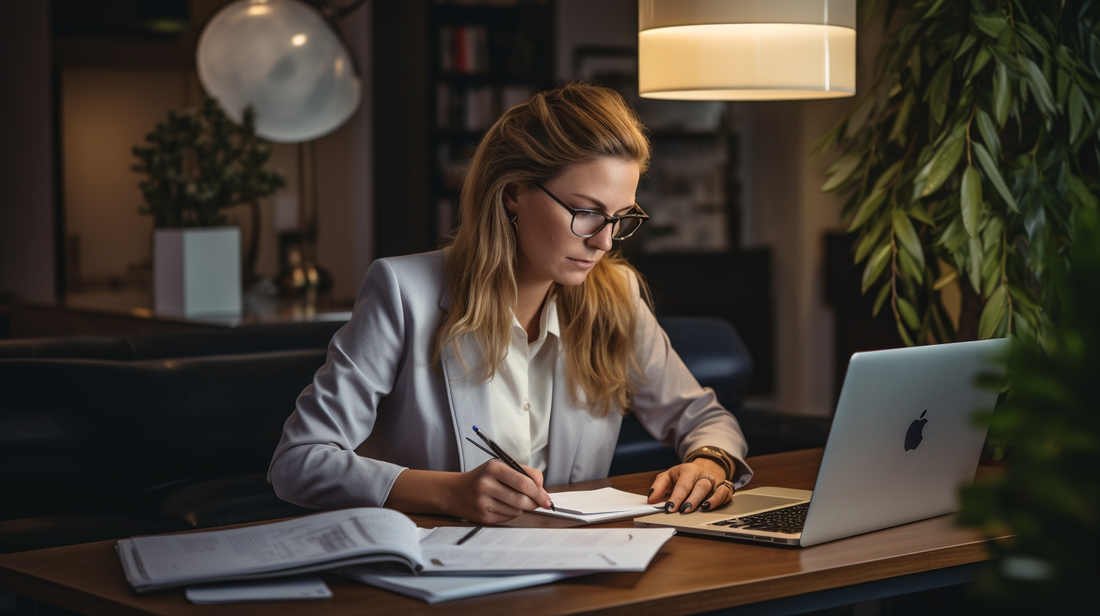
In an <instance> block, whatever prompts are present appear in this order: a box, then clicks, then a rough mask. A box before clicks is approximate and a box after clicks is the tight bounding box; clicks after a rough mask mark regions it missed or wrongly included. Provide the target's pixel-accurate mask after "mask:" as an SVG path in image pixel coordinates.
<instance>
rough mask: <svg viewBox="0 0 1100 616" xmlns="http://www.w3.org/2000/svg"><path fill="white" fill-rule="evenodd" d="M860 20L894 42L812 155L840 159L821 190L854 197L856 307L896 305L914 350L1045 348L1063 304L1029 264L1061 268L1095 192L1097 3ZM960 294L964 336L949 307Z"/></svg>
mask: <svg viewBox="0 0 1100 616" xmlns="http://www.w3.org/2000/svg"><path fill="white" fill-rule="evenodd" d="M862 8H863V9H866V10H865V13H864V17H865V19H874V18H877V17H879V16H882V17H883V27H885V28H887V29H889V30H890V31H891V36H890V37H888V43H887V44H886V45H885V47H884V49H883V50H882V51H881V53H879V54H878V55H877V57H876V62H875V64H874V69H873V70H874V74H875V77H876V79H875V85H874V86H872V87H871V88H869V89H867V90H866V91H865V92H863V93H862V94H861V95H860V97H859V98H858V99H857V100H856V101H855V103H854V104H853V105H852V107H851V109H850V110H849V111H848V113H847V114H846V115H845V116H844V117H843V118H842V119H841V120H840V121H839V122H838V123H837V124H836V125H835V126H833V127H832V128H831V129H830V130H829V131H827V132H826V133H825V134H824V135H822V137H821V138H820V139H819V140H818V142H817V143H816V144H815V146H814V151H815V152H818V153H823V152H826V151H830V150H834V149H835V150H837V151H838V153H839V156H838V157H837V160H836V161H835V162H834V163H833V164H832V165H830V166H829V168H828V169H827V173H828V175H829V177H828V179H827V180H826V182H825V183H824V185H823V186H822V190H823V191H826V192H829V191H837V192H840V193H844V194H847V195H848V199H847V201H846V202H845V205H844V208H843V210H842V216H843V217H844V219H845V220H848V221H849V231H850V232H852V233H856V234H858V235H857V238H856V242H855V255H854V258H855V262H856V263H862V264H864V271H863V285H862V286H863V292H864V293H866V292H868V291H870V290H871V289H872V288H874V287H875V286H876V285H880V286H879V292H878V295H877V297H876V301H875V307H874V309H873V311H874V313H875V314H877V313H878V311H879V310H880V309H881V307H882V306H883V305H884V304H885V301H886V299H888V298H889V299H890V303H891V308H892V312H893V316H894V319H895V321H896V322H897V325H898V330H899V336H900V337H901V338H902V340H903V341H905V342H906V343H907V344H914V343H916V344H920V343H927V342H932V341H945V340H952V339H956V338H960V339H973V338H989V337H996V336H1003V335H1006V334H1007V333H1010V332H1014V331H1017V332H1026V333H1030V334H1034V335H1036V336H1038V337H1040V338H1041V337H1042V336H1043V333H1044V332H1045V331H1046V330H1047V329H1048V328H1049V326H1050V317H1049V315H1050V314H1052V309H1053V307H1054V306H1053V302H1056V298H1054V297H1053V296H1052V294H1051V293H1050V292H1049V290H1048V285H1046V284H1045V277H1046V270H1045V268H1044V265H1043V264H1042V263H1040V262H1039V261H1037V260H1036V259H1035V257H1034V255H1035V254H1037V253H1038V250H1039V248H1041V247H1042V246H1043V245H1044V244H1045V243H1051V244H1053V247H1054V249H1055V252H1056V253H1057V254H1063V255H1064V254H1066V247H1067V246H1068V243H1069V238H1070V236H1071V231H1072V229H1073V226H1074V221H1075V218H1076V213H1077V212H1078V211H1080V210H1081V209H1082V208H1088V209H1095V208H1096V207H1097V203H1098V199H1097V197H1096V195H1097V194H1098V193H1100V179H1098V178H1100V170H1098V167H1097V161H1098V160H1100V40H1098V35H1097V30H1098V24H1100V19H1098V13H1100V11H1098V9H1097V4H1096V2H1094V0H1078V1H1073V0H1066V1H1065V2H1060V3H1052V2H1047V1H1043V0H969V1H966V2H955V1H952V2H947V1H943V0H869V1H868V2H866V3H864V4H863V5H862ZM975 129H976V130H975ZM964 152H965V154H966V157H965V161H964V160H963V154H964ZM888 230H889V232H887V231H888ZM887 266H889V268H887ZM884 274H885V277H886V278H887V280H885V281H882V278H883V276H884ZM955 284H958V286H959V289H960V292H961V294H962V298H963V308H962V313H961V314H960V315H959V327H958V330H955V328H954V327H953V326H952V323H951V318H950V315H948V312H947V310H946V308H945V306H944V303H943V292H944V290H945V289H946V288H947V287H949V286H953V285H955Z"/></svg>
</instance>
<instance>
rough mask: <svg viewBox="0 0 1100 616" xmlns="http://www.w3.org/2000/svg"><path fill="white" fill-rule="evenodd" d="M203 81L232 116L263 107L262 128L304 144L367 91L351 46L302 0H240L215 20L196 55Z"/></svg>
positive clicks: (267, 134) (347, 113) (344, 115)
mask: <svg viewBox="0 0 1100 616" xmlns="http://www.w3.org/2000/svg"><path fill="white" fill-rule="evenodd" d="M196 63H197V65H198V72H199V81H200V82H202V86H203V88H205V89H206V92H207V93H208V94H209V95H210V96H212V97H214V98H216V99H218V102H219V103H220V104H221V107H222V109H224V110H225V113H226V115H228V116H229V117H230V118H232V119H233V120H234V121H236V122H240V121H241V117H242V113H243V111H244V108H245V107H247V106H248V105H252V106H253V108H254V109H255V110H256V134H257V135H259V136H261V137H263V138H264V139H268V140H270V141H275V142H279V143H297V142H302V141H309V140H311V139H316V138H318V137H320V136H322V135H325V134H327V133H330V132H332V131H333V130H336V129H337V128H339V127H340V125H341V124H343V123H344V122H346V121H347V119H348V118H350V117H351V115H352V114H353V113H355V110H356V108H357V107H358V106H359V100H360V97H361V96H362V93H361V89H362V84H361V83H360V78H359V75H357V74H356V70H355V65H354V63H353V60H352V57H351V54H349V53H348V49H347V47H345V46H344V44H343V42H342V41H341V39H340V38H339V37H338V36H337V34H336V32H335V31H334V30H333V29H332V26H330V25H329V24H328V23H327V22H326V21H325V19H324V18H323V17H321V15H320V13H318V12H317V11H316V10H314V9H313V8H311V7H309V6H307V5H305V4H303V3H301V2H297V1H296V0H237V1H236V2H233V3H231V4H229V5H228V6H226V7H225V8H223V9H222V10H221V11H219V12H218V13H217V14H216V15H214V17H213V18H212V19H211V20H210V23H208V24H207V25H206V28H205V29H203V31H202V35H201V36H200V37H199V44H198V50H197V53H196Z"/></svg>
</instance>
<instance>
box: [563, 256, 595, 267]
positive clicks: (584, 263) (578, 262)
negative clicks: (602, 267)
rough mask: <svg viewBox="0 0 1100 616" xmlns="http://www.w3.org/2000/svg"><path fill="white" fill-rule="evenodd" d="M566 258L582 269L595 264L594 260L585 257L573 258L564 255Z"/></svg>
mask: <svg viewBox="0 0 1100 616" xmlns="http://www.w3.org/2000/svg"><path fill="white" fill-rule="evenodd" d="M566 259H569V260H570V261H572V262H573V263H575V264H576V265H577V266H578V267H583V268H584V269H591V268H592V266H593V265H595V264H596V262H595V261H587V260H585V259H574V258H573V257H566Z"/></svg>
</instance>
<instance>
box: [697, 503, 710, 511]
mask: <svg viewBox="0 0 1100 616" xmlns="http://www.w3.org/2000/svg"><path fill="white" fill-rule="evenodd" d="M699 509H700V510H702V511H710V501H703V504H702V505H699Z"/></svg>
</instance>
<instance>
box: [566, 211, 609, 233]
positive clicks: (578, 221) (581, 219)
mask: <svg viewBox="0 0 1100 616" xmlns="http://www.w3.org/2000/svg"><path fill="white" fill-rule="evenodd" d="M605 220H606V219H605V218H604V217H603V216H601V215H599V214H597V213H595V212H577V215H576V216H574V217H573V231H575V232H576V233H578V234H581V235H588V234H590V233H595V232H596V230H597V229H599V228H600V227H601V226H602V225H603V223H604V221H605Z"/></svg>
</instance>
